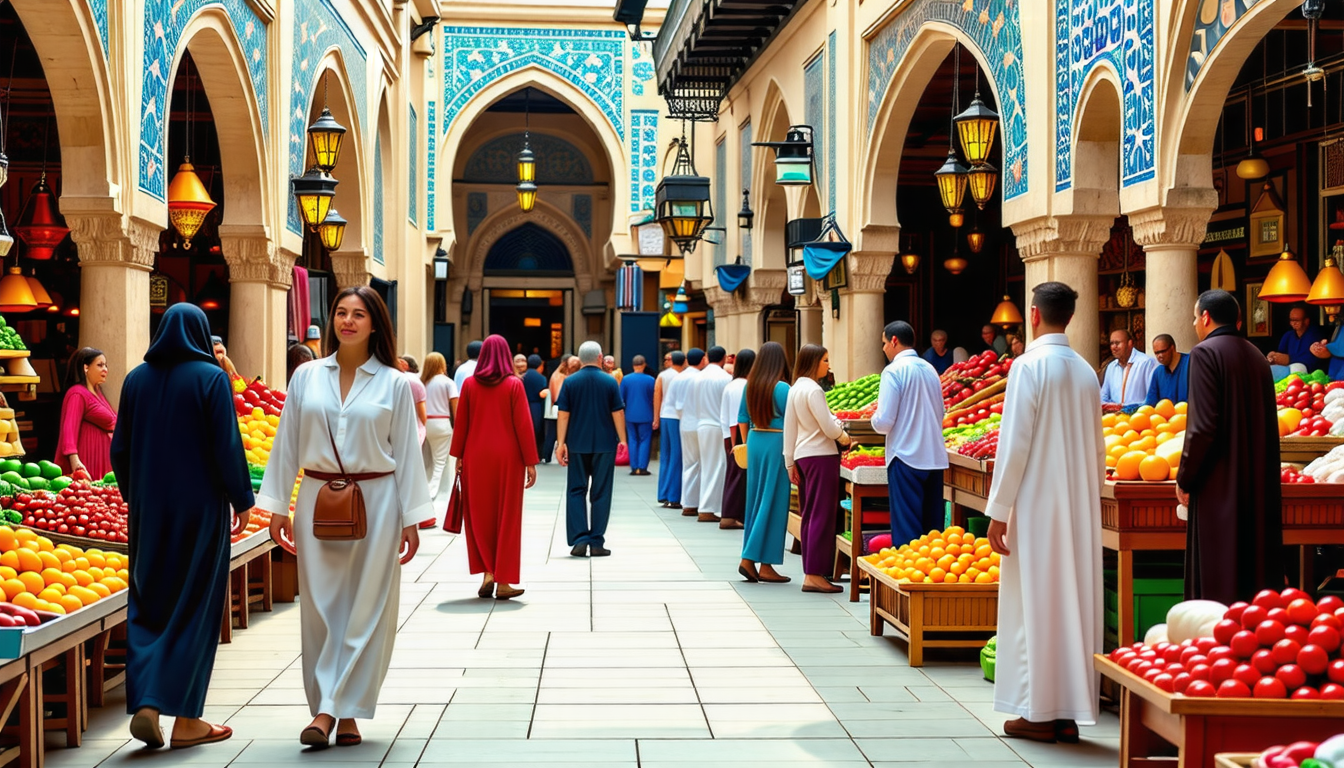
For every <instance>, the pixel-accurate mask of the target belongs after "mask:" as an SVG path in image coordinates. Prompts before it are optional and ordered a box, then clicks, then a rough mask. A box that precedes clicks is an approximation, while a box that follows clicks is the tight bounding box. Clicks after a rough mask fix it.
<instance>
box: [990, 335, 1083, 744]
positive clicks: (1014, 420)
mask: <svg viewBox="0 0 1344 768" xmlns="http://www.w3.org/2000/svg"><path fill="white" fill-rule="evenodd" d="M1099 392H1100V388H1099V387H1098V385H1097V376H1096V374H1095V373H1093V371H1092V367H1091V366H1090V365H1088V364H1087V362H1086V361H1084V360H1083V358H1082V357H1080V356H1079V355H1078V354H1077V353H1076V352H1074V351H1073V350H1072V349H1069V342H1068V338H1067V337H1065V335H1064V334H1062V333H1057V334H1046V335H1044V336H1041V337H1040V338H1038V339H1035V340H1034V341H1032V342H1031V344H1029V345H1028V346H1027V350H1026V352H1025V353H1023V355H1022V356H1021V357H1020V358H1018V359H1017V360H1014V361H1013V372H1012V375H1010V376H1009V377H1008V391H1007V396H1006V401H1005V402H1004V404H1003V423H1002V424H1001V425H1000V434H999V450H998V459H997V461H996V464H995V468H994V483H993V487H992V488H991V489H990V492H989V503H988V505H987V506H986V509H985V513H986V514H987V515H989V516H990V517H991V518H993V519H994V520H998V521H1001V522H1007V523H1008V537H1007V544H1008V549H1009V550H1010V551H1011V552H1012V554H1011V555H1009V556H1007V557H1004V558H1003V559H1002V563H1001V565H1000V574H999V641H998V657H997V659H998V661H997V667H996V669H995V681H994V709H995V711H998V712H1008V713H1012V714H1015V715H1018V716H1020V717H1023V718H1026V719H1027V720H1029V721H1031V722H1033V723H1041V722H1049V721H1052V720H1076V721H1078V722H1080V723H1094V722H1096V720H1097V688H1098V676H1097V673H1096V672H1095V671H1093V669H1092V655H1093V654H1094V653H1100V652H1101V650H1102V592H1101V589H1102V582H1101V484H1102V481H1103V478H1104V476H1105V472H1106V463H1105V448H1104V445H1103V442H1102V437H1101V399H1100V396H1099Z"/></svg>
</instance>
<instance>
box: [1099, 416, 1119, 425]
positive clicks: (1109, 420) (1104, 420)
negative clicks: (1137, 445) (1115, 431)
mask: <svg viewBox="0 0 1344 768" xmlns="http://www.w3.org/2000/svg"><path fill="white" fill-rule="evenodd" d="M1116 420H1117V419H1116V416H1115V414H1114V413H1107V414H1103V415H1102V417H1101V426H1103V427H1106V428H1110V427H1114V426H1115V422H1116Z"/></svg>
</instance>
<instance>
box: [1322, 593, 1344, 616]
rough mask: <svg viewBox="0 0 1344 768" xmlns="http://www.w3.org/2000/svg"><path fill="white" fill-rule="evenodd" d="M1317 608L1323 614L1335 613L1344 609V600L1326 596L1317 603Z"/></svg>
mask: <svg viewBox="0 0 1344 768" xmlns="http://www.w3.org/2000/svg"><path fill="white" fill-rule="evenodd" d="M1316 608H1317V610H1319V611H1320V612H1321V613H1334V612H1335V611H1337V610H1339V609H1340V608H1344V600H1341V599H1339V598H1338V597H1335V596H1334V595H1326V596H1325V597H1322V598H1321V599H1320V600H1317V601H1316Z"/></svg>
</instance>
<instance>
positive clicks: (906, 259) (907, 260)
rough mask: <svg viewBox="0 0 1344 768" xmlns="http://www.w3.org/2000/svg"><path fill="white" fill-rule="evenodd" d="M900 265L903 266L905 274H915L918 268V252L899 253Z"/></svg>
mask: <svg viewBox="0 0 1344 768" xmlns="http://www.w3.org/2000/svg"><path fill="white" fill-rule="evenodd" d="M901 266H902V267H905V273H906V274H907V275H913V274H915V270H916V269H919V254H918V253H903V254H901Z"/></svg>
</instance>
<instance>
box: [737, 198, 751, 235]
mask: <svg viewBox="0 0 1344 768" xmlns="http://www.w3.org/2000/svg"><path fill="white" fill-rule="evenodd" d="M755 221H756V212H755V211H753V210H751V191H750V190H746V189H744V190H742V210H740V211H738V212H737V227H738V229H744V230H747V231H750V230H751V225H752V223H753V222H755Z"/></svg>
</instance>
